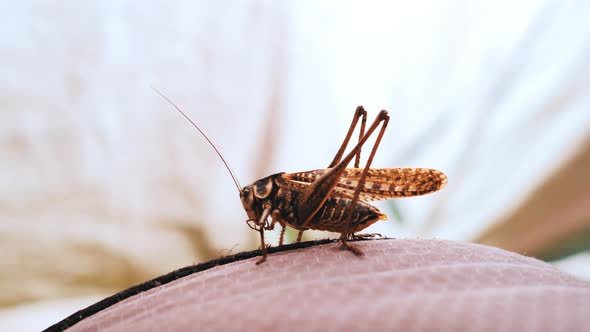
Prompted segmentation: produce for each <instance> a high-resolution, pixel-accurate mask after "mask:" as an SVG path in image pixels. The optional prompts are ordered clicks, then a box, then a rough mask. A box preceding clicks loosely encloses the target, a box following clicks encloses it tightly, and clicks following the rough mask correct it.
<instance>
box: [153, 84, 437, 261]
mask: <svg viewBox="0 0 590 332" xmlns="http://www.w3.org/2000/svg"><path fill="white" fill-rule="evenodd" d="M152 89H154V90H155V91H156V93H158V94H159V95H160V96H162V97H163V98H164V99H165V100H166V101H168V102H169V103H170V104H171V105H172V106H173V107H174V108H175V109H176V110H177V111H178V112H180V113H181V114H182V115H183V116H184V117H185V118H186V119H187V120H188V121H189V122H190V123H191V124H192V125H193V126H194V127H195V128H196V129H197V130H198V131H199V133H201V135H203V137H205V139H206V140H207V142H209V144H210V145H211V146H212V147H213V149H214V150H215V152H216V153H217V154H218V155H219V157H220V158H221V160H222V161H223V163H224V165H225V167H226V168H227V170H228V172H229V173H230V175H231V177H232V179H233V180H234V183H235V184H236V187H237V188H238V191H239V193H240V200H241V202H242V206H243V207H244V210H245V211H246V214H247V216H248V220H247V221H246V223H247V224H248V226H249V227H250V228H252V229H254V230H256V231H257V232H258V233H259V234H260V246H261V249H262V258H261V259H260V260H258V261H257V262H256V264H260V263H262V262H264V261H266V257H267V246H266V244H265V241H264V231H265V230H273V229H274V227H275V225H276V224H277V223H278V224H279V225H280V226H281V233H280V237H279V245H282V244H283V238H284V234H285V229H286V227H287V226H289V227H292V228H294V229H296V230H298V231H299V233H298V235H297V240H296V242H300V241H301V236H302V234H303V232H304V231H306V230H309V229H313V230H322V231H330V232H336V233H340V239H339V240H340V243H341V244H342V246H343V247H344V248H346V249H348V250H350V251H351V252H353V253H354V254H356V255H359V256H360V255H362V254H363V253H362V251H361V250H360V249H358V248H357V247H355V246H353V245H352V244H350V243H349V241H350V240H353V239H358V238H370V237H373V236H376V235H379V234H358V233H357V232H360V231H362V230H363V229H365V228H367V227H368V226H370V225H371V224H373V223H375V222H377V221H379V220H385V219H387V216H386V215H385V214H384V213H382V212H381V211H379V209H377V208H376V207H374V206H373V205H371V204H369V202H371V201H376V200H384V199H393V198H399V197H409V196H419V195H424V194H428V193H432V192H435V191H438V190H440V189H442V188H444V187H445V185H446V184H447V177H446V175H445V174H444V173H443V172H441V171H438V170H435V169H429V168H371V163H372V162H373V158H374V157H375V153H376V152H377V149H378V147H379V143H380V142H381V139H382V137H383V134H384V133H385V129H386V128H387V124H388V122H389V115H388V114H387V111H384V110H382V111H380V112H379V114H378V115H377V117H376V119H375V121H374V122H373V123H372V124H371V126H370V127H369V128H368V129H367V131H366V132H365V126H366V120H367V112H366V111H365V109H364V108H363V107H362V106H358V107H357V109H356V111H355V113H354V117H353V119H352V123H351V124H350V128H349V129H348V132H347V134H346V137H345V138H344V141H343V142H342V145H341V146H340V149H339V150H338V152H337V153H336V156H335V157H334V159H333V160H332V162H331V163H330V164H329V165H328V167H327V168H323V169H317V170H312V171H305V172H297V173H284V172H282V173H276V174H273V175H269V176H267V177H264V178H262V179H259V180H257V181H255V182H254V183H252V184H250V185H247V186H245V187H243V188H242V187H240V185H239V183H238V181H237V178H236V177H235V175H234V174H233V172H232V170H231V169H230V167H229V165H228V164H227V162H226V161H225V159H224V158H223V156H222V155H221V153H220V152H219V151H218V150H217V148H216V147H215V145H213V143H212V142H211V141H210V140H209V138H208V137H207V135H205V133H204V132H203V131H202V130H201V129H200V128H199V127H198V126H197V125H196V124H195V123H194V122H193V121H192V120H191V119H190V118H189V117H188V116H187V115H186V114H185V113H184V112H183V111H182V110H181V109H180V108H179V107H178V106H177V105H176V104H174V103H173V102H172V101H171V100H170V99H168V98H167V97H166V96H165V95H163V94H162V93H161V92H160V91H158V90H156V89H155V88H152ZM359 120H360V121H361V124H360V130H359V138H358V142H357V144H356V146H354V148H352V150H351V151H350V152H349V153H348V154H346V155H344V151H345V150H346V147H347V146H348V143H349V141H350V139H351V137H352V134H353V132H354V130H355V128H356V126H357V124H358V122H359ZM379 127H380V130H379V132H378V134H377V138H376V140H375V142H374V144H373V148H372V149H371V153H370V155H369V158H368V159H367V162H366V164H365V166H364V167H363V168H359V164H360V155H361V149H362V147H363V145H364V144H365V142H366V141H367V140H368V139H369V137H370V136H371V135H372V134H373V132H374V131H375V130H376V129H377V128H379ZM353 158H354V159H355V161H354V168H347V167H348V165H349V164H350V162H351V161H352V159H353ZM269 218H270V221H269Z"/></svg>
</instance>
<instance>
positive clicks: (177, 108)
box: [151, 86, 242, 192]
mask: <svg viewBox="0 0 590 332" xmlns="http://www.w3.org/2000/svg"><path fill="white" fill-rule="evenodd" d="M151 88H152V90H154V91H156V93H157V94H159V95H160V96H161V97H162V98H164V99H165V100H166V101H167V102H169V103H170V105H172V106H174V108H176V110H177V111H178V112H180V114H182V115H183V116H184V117H185V118H186V119H187V120H188V121H189V122H190V123H191V124H192V125H193V127H195V128H197V130H198V131H199V133H201V135H203V137H205V139H206V140H207V142H209V144H210V145H211V147H212V148H213V150H215V152H216V153H217V155H218V156H219V158H221V161H223V164H224V165H225V168H227V171H228V172H229V175H231V178H232V179H233V180H234V183H235V184H236V187H237V188H238V191H240V192H241V191H242V189H241V188H242V187H241V186H240V183H239V182H238V179H237V178H236V176H235V175H234V172H232V170H231V168H230V167H229V165H228V164H227V162H226V161H225V159H224V158H223V156H222V155H221V153H220V152H219V150H217V148H216V147H215V145H213V142H211V140H210V139H209V137H207V135H205V133H204V132H203V131H202V130H201V128H199V126H197V124H196V123H194V122H193V120H191V118H189V117H188V115H186V114H185V113H184V112H183V111H182V110H181V109H180V107H178V106H176V104H175V103H173V102H172V100H170V99H169V98H168V97H166V96H165V95H164V94H163V93H161V92H160V91H158V89H156V88H154V87H153V86H152V87H151Z"/></svg>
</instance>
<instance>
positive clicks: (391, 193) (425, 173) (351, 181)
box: [283, 168, 447, 201]
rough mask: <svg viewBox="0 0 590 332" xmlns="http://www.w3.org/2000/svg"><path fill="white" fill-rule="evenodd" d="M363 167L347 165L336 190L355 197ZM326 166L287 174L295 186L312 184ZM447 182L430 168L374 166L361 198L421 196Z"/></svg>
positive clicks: (373, 199) (300, 186)
mask: <svg viewBox="0 0 590 332" xmlns="http://www.w3.org/2000/svg"><path fill="white" fill-rule="evenodd" d="M362 171H363V169H362V168H347V169H346V170H345V171H344V173H343V174H342V177H341V178H340V179H339V181H338V183H337V184H336V187H335V188H334V192H335V193H337V194H341V195H344V196H347V197H352V196H353V194H354V191H355V189H356V187H357V186H358V182H359V179H360V176H361V173H362ZM326 172H327V169H318V170H313V171H307V172H298V173H290V174H284V175H283V178H284V179H286V180H289V182H291V183H292V185H293V186H297V187H299V188H302V186H306V185H309V184H310V183H312V182H314V181H315V180H316V179H318V178H319V177H320V176H322V175H324V174H325V173H326ZM446 184H447V177H446V175H445V174H444V173H443V172H441V171H437V170H435V169H430V168H371V169H369V171H368V173H367V177H366V181H365V184H364V186H363V189H362V190H361V192H360V196H359V198H360V199H361V200H363V201H375V200H382V199H390V198H399V197H408V196H419V195H424V194H428V193H431V192H435V191H437V190H440V189H442V188H444V186H445V185H446Z"/></svg>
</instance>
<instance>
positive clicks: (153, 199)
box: [0, 0, 590, 330]
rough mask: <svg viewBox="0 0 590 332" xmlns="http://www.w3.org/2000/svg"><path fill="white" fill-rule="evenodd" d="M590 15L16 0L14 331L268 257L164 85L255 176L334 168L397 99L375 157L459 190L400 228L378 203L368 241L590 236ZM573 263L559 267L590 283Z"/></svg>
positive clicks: (533, 248) (538, 4)
mask: <svg viewBox="0 0 590 332" xmlns="http://www.w3.org/2000/svg"><path fill="white" fill-rule="evenodd" d="M588 17H590V3H589V2H587V1H582V0H580V1H567V2H566V1H564V2H554V1H542V0H538V1H519V2H513V1H467V0H463V1H459V0H455V1H417V2H406V1H390V2H377V1H375V2H360V1H359V2H356V1H325V2H319V3H318V2H315V1H297V2H296V1H290V2H278V1H217V2H214V1H197V2H192V1H152V2H149V3H143V2H134V1H114V0H113V1H101V2H90V3H88V2H66V1H51V2H44V1H20V2H3V3H1V4H0V26H1V28H2V29H0V63H1V64H2V65H1V70H0V107H1V109H0V158H1V159H0V230H1V233H0V237H1V240H0V264H1V267H2V269H1V272H0V273H1V274H0V307H1V308H4V311H3V312H0V329H1V330H8V329H10V330H38V329H40V328H44V327H47V326H48V325H50V324H53V323H55V322H57V321H58V320H60V319H62V318H64V317H65V316H67V315H69V314H71V313H73V312H74V311H76V310H78V309H81V308H83V307H84V306H86V305H89V304H91V303H93V302H94V301H96V299H100V298H101V297H104V296H107V295H109V294H112V293H114V292H116V291H119V290H121V289H124V288H126V287H128V286H130V285H133V284H137V283H140V282H142V281H145V280H148V279H150V278H153V277H155V276H158V275H160V274H163V273H166V272H169V271H171V270H173V269H176V268H180V267H183V266H186V265H189V264H193V263H198V262H201V261H205V260H207V259H210V258H213V257H216V256H220V255H223V254H226V253H227V250H228V249H230V248H232V247H234V246H235V245H237V246H236V247H235V248H234V249H233V252H238V251H243V250H250V249H255V248H256V246H257V245H258V243H257V241H258V239H257V237H256V233H255V232H252V231H251V230H250V229H249V228H248V227H247V226H246V224H245V223H244V221H245V219H246V216H245V213H244V211H243V209H242V207H241V203H240V201H239V198H238V193H237V191H236V189H235V186H234V185H233V183H232V180H231V178H230V177H229V175H228V174H227V171H226V170H225V168H224V167H223V164H222V163H221V162H220V160H219V159H218V157H217V156H216V155H215V153H214V152H213V151H212V149H211V148H210V147H209V146H208V145H207V143H206V142H205V141H204V140H203V139H202V138H201V137H200V136H198V134H197V133H196V132H195V130H194V129H193V128H191V127H190V125H189V124H188V122H186V121H185V120H184V119H183V118H181V117H180V116H179V115H178V114H177V113H175V111H173V110H172V109H171V107H170V106H169V105H168V104H166V102H165V101H163V100H162V98H160V97H159V96H157V95H156V94H155V93H154V92H153V91H152V90H151V89H150V86H154V87H156V88H158V89H159V90H161V91H163V92H164V93H165V94H166V95H167V96H168V97H170V98H171V99H172V100H173V101H175V102H176V103H177V104H178V105H179V106H180V107H181V108H182V109H183V110H185V111H186V112H187V113H188V114H189V115H190V116H191V117H192V118H193V120H195V121H196V122H197V123H198V124H199V125H200V126H201V127H202V128H203V129H204V130H205V131H206V132H207V133H208V135H209V136H210V138H211V140H212V141H213V142H214V143H215V144H216V145H217V147H218V148H219V149H220V150H221V152H222V153H223V155H224V156H225V158H226V159H227V160H228V162H229V163H230V165H231V166H232V168H233V169H234V171H235V172H236V174H237V175H238V178H239V180H240V182H241V184H242V185H246V184H248V183H251V182H253V181H254V180H256V179H257V178H260V177H262V176H265V175H268V174H271V173H275V172H280V171H285V172H295V171H303V170H310V169H316V168H323V167H325V166H327V165H328V163H329V162H330V161H331V159H332V157H333V156H334V154H335V153H336V150H337V149H338V147H339V145H340V143H341V140H342V139H343V138H344V134H345V133H346V130H347V129H348V125H349V123H350V120H351V118H352V115H353V112H354V109H355V107H356V106H357V105H364V106H365V108H366V109H367V110H368V112H369V121H372V119H373V117H374V116H375V115H376V114H377V112H378V111H379V110H380V109H387V110H388V111H389V113H390V116H391V122H390V125H389V127H388V128H389V129H388V132H387V133H386V135H385V137H384V139H383V142H382V144H381V148H380V150H379V152H378V155H377V157H376V160H375V162H374V164H373V165H374V166H375V167H428V168H436V169H439V170H442V171H444V172H445V173H446V174H447V175H448V177H449V184H448V186H447V188H446V189H444V190H443V191H441V192H438V193H436V194H433V195H429V196H425V197H419V198H408V199H404V200H399V201H396V202H395V204H396V208H397V209H398V210H399V213H400V214H401V216H402V218H403V220H402V221H396V220H395V218H394V217H393V215H394V214H395V213H393V211H392V206H391V204H388V203H385V204H380V205H379V206H380V208H382V209H383V210H384V211H385V212H387V213H388V214H390V216H391V218H390V221H387V222H381V223H378V224H376V225H374V226H372V228H370V229H368V230H367V231H369V232H380V233H382V234H384V235H388V236H393V237H417V236H418V237H425V238H432V237H436V238H445V239H456V240H472V241H474V240H475V241H478V242H482V243H487V244H493V245H497V246H499V247H503V248H506V249H509V250H515V251H518V252H521V253H525V254H528V255H534V256H538V257H548V256H551V255H552V254H551V252H549V253H548V250H549V251H551V250H553V249H554V248H555V243H563V241H565V240H564V239H568V238H569V237H568V236H570V235H571V234H578V235H579V234H590V232H589V230H590V226H589V225H590V211H589V210H590V175H589V173H588V170H587V169H588V168H585V167H582V166H578V167H574V166H575V165H589V163H588V155H589V153H588V151H590V148H589V147H590V144H589V142H590V141H589V139H590V110H589V108H590V20H588ZM365 156H366V155H365ZM571 165H574V166H571ZM570 167H573V168H570ZM570 169H572V171H570ZM573 170H576V171H573ZM558 175H559V176H561V177H558ZM572 178H573V179H575V181H573V180H571V179H572ZM567 179H570V180H569V182H568V181H566V180H567ZM552 181H553V182H552ZM574 187H575V188H576V189H575V190H574V189H573V188H574ZM550 194H554V195H555V197H559V198H561V200H559V199H557V198H555V197H553V196H550ZM544 195H545V196H544ZM546 195H549V196H546ZM556 202H558V203H559V204H558V203H556ZM552 204H553V205H552ZM543 207H544V208H546V209H549V210H550V211H549V212H551V213H543V214H540V215H539V216H535V217H531V215H530V214H527V213H529V212H531V213H532V212H534V211H540V210H539V208H543ZM519 213H520V214H519ZM515 216H518V218H517V217H515ZM545 217H547V219H546V220H545V219H543V218H545ZM516 224H518V225H520V226H519V227H520V228H518V231H516V230H514V228H510V227H509V226H510V225H516ZM566 224H567V225H569V226H567V227H565V226H563V225H566ZM543 225H545V226H547V227H545V226H543ZM503 227H504V228H503ZM506 227H508V228H506ZM536 230H544V232H545V233H543V234H544V235H542V236H541V235H539V236H537V237H535V235H534V234H536V233H534V232H536ZM523 234H524V235H523ZM307 235H308V239H310V238H323V237H326V236H329V235H330V234H326V233H309V234H307ZM554 235H555V236H554ZM557 235H559V236H557ZM527 236H529V238H528V239H527ZM582 239H583V240H584V239H585V241H586V243H588V242H590V241H588V236H586V235H584V236H583V238H582ZM578 240H579V239H577V241H578ZM527 241H528V242H527ZM582 242H584V241H582ZM576 243H577V242H576ZM525 244H526V245H525ZM528 244H530V246H529V245H528ZM552 248H553V249H552ZM550 249H551V250H550ZM577 252H578V253H579V252H580V251H579V250H578V251H577ZM574 258H575V260H574V261H568V262H561V263H559V266H561V267H563V268H564V269H566V270H568V271H570V272H572V273H578V274H579V275H580V276H581V277H584V276H586V277H590V276H589V275H588V270H586V271H584V270H583V269H582V268H581V266H583V264H584V263H583V262H586V264H587V263H588V261H589V257H588V254H584V252H582V253H579V254H578V255H577V256H574ZM580 262H581V263H580ZM31 315H35V317H37V318H36V319H30V316H31ZM27 317H28V318H27Z"/></svg>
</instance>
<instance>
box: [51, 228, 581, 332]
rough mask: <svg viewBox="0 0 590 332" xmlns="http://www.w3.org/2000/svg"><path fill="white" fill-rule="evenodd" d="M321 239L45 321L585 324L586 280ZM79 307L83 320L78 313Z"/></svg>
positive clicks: (218, 326)
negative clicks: (73, 317)
mask: <svg viewBox="0 0 590 332" xmlns="http://www.w3.org/2000/svg"><path fill="white" fill-rule="evenodd" d="M320 243H323V244H317V243H308V244H306V245H310V246H309V247H305V246H306V245H300V246H297V245H290V246H286V247H285V248H282V249H281V248H279V250H282V251H279V252H276V251H277V250H276V249H275V250H271V251H270V252H271V254H270V255H269V256H268V260H267V261H266V262H265V263H264V264H261V265H256V264H255V262H256V261H257V260H258V257H255V255H256V254H257V253H256V252H254V253H246V254H241V256H240V254H239V255H237V256H230V257H226V258H222V259H220V260H218V261H216V262H215V261H214V262H210V263H209V265H207V266H204V268H205V269H200V268H199V266H194V267H187V268H185V269H181V270H178V271H175V272H172V273H171V274H169V275H167V276H163V277H161V278H160V279H154V280H152V281H151V282H148V283H146V284H143V285H146V286H142V285H138V286H137V287H136V288H135V289H134V290H133V291H132V292H131V294H127V295H126V296H119V297H118V298H114V297H113V299H112V301H111V302H108V301H107V302H105V303H104V305H103V306H102V307H95V310H94V311H95V313H93V314H92V315H89V316H87V317H84V318H82V319H81V320H79V319H78V321H75V320H71V321H70V322H69V323H67V324H62V325H59V324H56V325H55V326H53V327H51V329H52V330H60V329H62V328H64V327H66V326H69V325H72V323H73V324H74V325H73V326H71V328H70V329H69V331H94V330H97V329H98V330H101V331H122V330H124V331H127V330H129V331H144V330H166V331H186V330H199V331H200V330H224V331H226V330H246V329H248V330H254V331H276V330H282V329H283V330H293V329H298V330H306V331H307V330H310V331H326V330H338V331H343V330H344V331H348V330H353V331H356V330H394V329H395V330H400V331H467V330H472V331H482V330H498V331H545V330H546V331H569V330H572V331H581V330H584V329H585V328H588V327H590V315H588V308H590V284H588V283H587V282H584V281H581V280H578V279H576V278H574V277H572V276H570V275H567V274H565V273H562V272H560V271H558V270H557V269H555V268H554V267H553V266H551V265H549V264H547V263H544V262H542V261H539V260H536V259H534V258H529V257H525V256H522V255H519V254H515V253H512V252H508V251H504V250H501V249H497V248H493V247H488V246H483V245H478V244H473V243H468V242H455V241H441V240H421V239H383V240H370V241H358V242H354V245H355V246H357V247H359V248H360V249H361V250H362V251H363V252H364V255H363V256H361V257H357V256H355V255H353V254H352V253H350V252H349V251H346V250H340V246H339V245H338V244H337V243H333V242H331V241H323V242H320ZM303 247H305V248H303ZM283 249H287V250H283ZM273 252H274V253H273ZM218 264H222V265H218ZM191 269H192V270H191ZM197 270H200V271H199V272H196V271H197ZM191 271H194V272H191ZM140 286H142V287H140ZM123 293H124V292H122V293H120V294H123ZM107 300H108V299H107ZM78 314H82V316H79V317H83V316H85V314H84V310H82V311H81V312H79V313H78Z"/></svg>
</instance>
